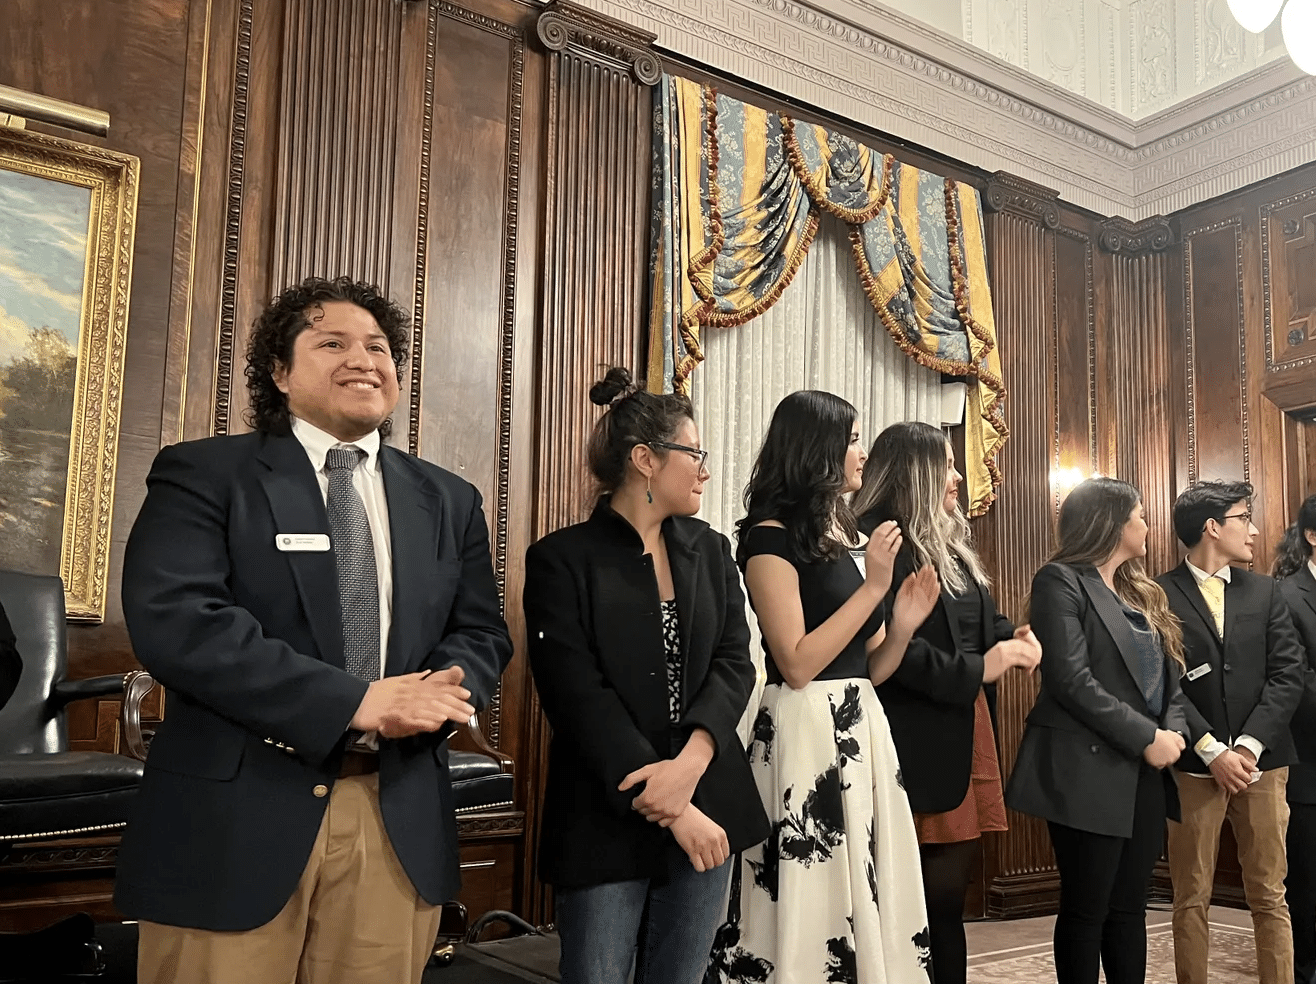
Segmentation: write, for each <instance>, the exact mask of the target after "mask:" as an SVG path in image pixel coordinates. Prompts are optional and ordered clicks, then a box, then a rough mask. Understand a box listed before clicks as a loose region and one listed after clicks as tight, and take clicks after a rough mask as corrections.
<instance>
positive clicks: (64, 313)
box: [0, 121, 141, 622]
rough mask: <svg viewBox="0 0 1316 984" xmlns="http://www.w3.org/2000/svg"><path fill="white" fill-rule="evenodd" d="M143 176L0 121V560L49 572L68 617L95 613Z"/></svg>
mask: <svg viewBox="0 0 1316 984" xmlns="http://www.w3.org/2000/svg"><path fill="white" fill-rule="evenodd" d="M14 122H19V121H14ZM140 170H141V162H140V161H139V160H138V158H136V157H132V156H129V155H127V154H120V153H116V152H114V151H109V150H104V149H102V148H100V147H93V146H89V145H87V144H81V143H76V142H74V141H72V140H65V139H61V138H59V137H52V136H48V135H45V134H40V133H34V132H32V131H29V130H26V129H23V128H22V126H21V125H18V126H15V125H9V126H0V414H2V415H3V416H0V567H15V568H17V569H20V570H30V571H31V572H33V573H43V574H55V573H58V574H59V575H60V577H61V578H62V579H63V581H64V591H65V606H66V609H67V613H68V618H69V620H70V621H75V622H100V621H103V620H104V618H105V599H106V595H107V580H108V575H109V561H110V525H111V518H112V514H113V508H114V475H115V463H116V460H117V456H118V450H119V410H120V405H121V402H122V396H123V378H124V354H125V346H126V340H127V329H128V297H129V287H130V284H131V280H132V259H133V238H134V226H135V222H136V214H137V194H138V184H139V178H140ZM84 213H85V214H84ZM84 217H85V220H86V221H85V230H84V229H83V228H82V220H83V218H84ZM79 254H81V259H80V260H79ZM79 267H80V270H79ZM24 330H26V332H27V334H26V335H24ZM75 333H76V337H73V336H74V334H75ZM74 360H76V361H74ZM66 417H67V442H66V443H65V441H64V433H63V429H64V421H65V419H66ZM65 455H66V456H65ZM61 467H62V468H63V472H64V483H63V488H62V490H61V489H60V488H59V477H60V474H61ZM6 476H7V477H6ZM61 492H62V501H59V497H60V496H61ZM61 511H62V518H61V517H60V515H59V513H60V512H61ZM56 537H58V541H57V543H56ZM56 557H57V558H58V559H57V561H56ZM52 568H54V569H52Z"/></svg>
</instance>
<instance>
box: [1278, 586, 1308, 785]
mask: <svg viewBox="0 0 1316 984" xmlns="http://www.w3.org/2000/svg"><path fill="white" fill-rule="evenodd" d="M1279 589H1280V592H1281V593H1282V594H1283V595H1284V600H1285V601H1287V602H1288V603H1289V615H1290V616H1292V618H1293V627H1294V628H1295V629H1297V631H1298V639H1299V641H1301V643H1302V647H1303V649H1304V650H1305V655H1306V657H1307V667H1306V672H1305V674H1304V680H1303V689H1302V699H1301V700H1299V701H1298V709H1297V710H1296V711H1294V712H1293V720H1292V722H1291V723H1290V725H1289V733H1290V734H1292V736H1293V750H1294V752H1295V753H1296V754H1297V756H1298V761H1300V762H1304V763H1306V764H1308V765H1316V578H1313V577H1312V576H1311V568H1310V567H1308V566H1307V565H1306V564H1303V565H1302V568H1301V569H1300V570H1297V571H1295V572H1294V573H1292V574H1290V575H1289V576H1288V577H1286V578H1283V579H1282V580H1281V581H1280V582H1279ZM1310 771H1316V770H1308V769H1293V770H1292V771H1290V772H1289V784H1288V787H1287V793H1288V798H1289V802H1290V803H1316V777H1313V776H1311V775H1309V774H1308V773H1309V772H1310Z"/></svg>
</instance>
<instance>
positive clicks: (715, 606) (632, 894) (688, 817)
mask: <svg viewBox="0 0 1316 984" xmlns="http://www.w3.org/2000/svg"><path fill="white" fill-rule="evenodd" d="M590 398H591V400H593V402H594V403H596V404H599V405H602V406H606V407H608V410H607V412H606V413H604V414H603V416H602V418H600V420H599V422H598V424H597V425H596V426H595V429H594V434H593V436H592V437H591V439H590V444H589V466H590V470H591V472H593V474H594V477H595V479H596V480H597V482H598V484H599V487H600V491H601V493H602V494H601V495H600V497H599V499H598V502H597V505H596V506H595V507H594V512H593V514H592V515H591V516H590V518H589V519H588V520H586V521H585V522H583V523H578V524H576V525H574V526H568V527H566V528H564V529H560V530H558V531H557V532H556V533H551V534H549V535H548V536H546V537H544V539H542V540H540V541H539V542H538V543H536V544H535V545H534V546H532V547H531V548H530V550H529V551H528V552H527V554H526V580H525V595H524V604H525V615H526V638H527V641H528V644H529V656H530V666H531V669H532V671H533V672H534V677H535V684H536V687H537V688H538V691H539V698H540V702H541V703H542V705H543V708H544V713H545V714H546V715H547V716H548V720H549V723H550V724H551V725H552V726H553V738H552V744H551V746H550V750H549V765H548V785H547V788H546V790H545V793H544V804H543V819H542V826H541V830H540V844H539V857H540V877H541V878H542V879H543V880H544V881H545V882H548V883H549V884H551V885H552V886H553V887H554V890H555V897H556V910H557V924H558V930H559V934H560V937H561V945H562V956H561V974H562V981H563V984H625V982H626V981H627V975H628V974H629V973H630V971H631V968H632V966H633V967H634V973H635V976H634V980H635V984H698V982H699V981H701V980H702V979H703V976H704V970H705V967H706V965H707V963H708V955H709V950H710V948H711V946H712V942H713V934H714V932H715V931H716V929H717V925H718V921H719V919H720V918H721V916H722V912H723V907H724V905H725V901H726V890H727V879H728V877H729V876H730V873H731V866H730V865H728V864H726V863H725V862H726V860H727V859H728V858H729V857H730V856H731V854H732V853H734V852H737V851H741V850H744V849H745V848H747V847H749V846H751V845H752V844H755V843H758V842H759V841H761V840H762V839H763V838H764V837H765V836H766V835H767V832H768V824H767V818H766V816H765V815H764V812H763V806H762V804H761V803H760V802H759V798H758V793H757V790H756V788H755V784H754V777H753V775H752V773H751V771H750V767H749V761H748V759H747V758H746V755H745V749H744V747H743V745H742V744H741V742H740V737H739V735H738V733H737V730H736V729H737V726H738V724H739V721H740V717H741V715H742V714H743V713H744V710H745V705H746V703H747V702H748V700H749V694H750V690H751V688H752V686H753V683H754V664H753V661H752V660H751V658H750V654H749V626H748V625H747V623H746V621H745V599H744V595H742V594H741V590H740V578H739V576H738V574H737V572H736V565H735V563H734V561H733V560H732V559H731V550H730V545H729V544H728V542H727V539H726V537H724V536H722V534H720V533H718V532H716V531H714V530H713V529H711V528H710V527H709V526H708V524H707V523H704V522H701V521H700V520H698V519H695V518H694V514H695V513H696V512H698V510H699V497H700V494H701V493H702V492H703V487H704V483H705V482H706V481H707V480H708V469H707V468H706V467H705V464H704V460H705V454H706V453H705V452H704V451H703V450H702V449H701V448H700V446H699V431H698V429H697V428H696V427H695V422H694V419H693V416H692V414H691V408H690V402H689V401H688V400H687V399H686V398H685V397H683V396H679V395H675V394H669V395H661V394H654V393H646V392H643V391H640V390H637V389H636V388H635V387H634V386H633V385H632V383H631V377H630V374H629V373H628V372H626V371H625V370H624V369H613V370H611V371H609V372H608V374H607V376H606V377H605V378H604V379H603V380H602V381H601V382H599V383H597V384H596V385H595V386H594V388H593V389H592V390H591V391H590Z"/></svg>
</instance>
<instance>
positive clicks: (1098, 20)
mask: <svg viewBox="0 0 1316 984" xmlns="http://www.w3.org/2000/svg"><path fill="white" fill-rule="evenodd" d="M819 6H826V4H825V3H824V4H819ZM876 6H879V7H881V6H885V7H888V8H890V9H892V10H895V11H897V12H899V13H901V14H903V15H904V16H906V17H909V18H912V19H914V20H917V21H920V22H921V23H923V24H926V25H927V26H929V27H931V28H934V29H935V30H937V31H939V32H941V33H943V34H945V35H948V36H949V37H952V38H955V39H957V40H960V41H963V42H966V43H967V44H970V45H972V46H973V47H975V48H978V49H980V50H982V51H985V52H987V53H988V54H990V55H993V56H995V57H997V58H1000V59H1002V60H1003V61H1006V62H1008V63H1010V64H1011V65H1014V66H1016V67H1018V68H1022V69H1024V70H1025V71H1027V72H1029V73H1031V74H1032V75H1035V76H1037V77H1038V78H1040V79H1042V80H1044V81H1046V82H1049V83H1052V84H1053V85H1057V86H1060V87H1062V88H1064V89H1067V90H1069V91H1070V92H1072V93H1074V94H1075V95H1079V96H1083V97H1086V98H1088V99H1091V100H1092V101H1094V102H1097V103H1100V104H1101V105H1103V106H1105V107H1106V108H1107V109H1111V110H1114V111H1115V112H1117V113H1120V114H1122V115H1124V116H1127V117H1129V118H1130V119H1133V120H1140V119H1143V118H1145V117H1147V116H1150V115H1152V114H1154V113H1157V112H1160V111H1161V110H1164V109H1168V108H1170V107H1173V106H1175V105H1177V104H1179V103H1181V102H1183V101H1184V100H1187V99H1191V98H1192V97H1194V96H1197V95H1200V94H1202V93H1204V92H1207V91H1209V90H1211V89H1214V88H1215V87H1217V86H1219V85H1222V84H1224V83H1227V82H1230V81H1232V80H1234V79H1237V78H1239V77H1240V76H1243V75H1247V74H1248V73H1250V72H1252V71H1254V70H1255V69H1257V68H1259V67H1261V66H1262V65H1265V64H1267V63H1268V62H1271V61H1273V60H1275V59H1277V58H1286V57H1287V55H1286V54H1285V49H1284V42H1283V39H1282V38H1281V36H1280V27H1279V22H1278V19H1277V20H1276V22H1275V23H1274V24H1273V25H1272V26H1271V27H1270V29H1269V30H1267V31H1266V32H1265V33H1264V34H1261V35H1257V34H1250V33H1248V32H1247V31H1244V30H1243V29H1242V28H1241V27H1239V25H1238V23H1237V22H1236V21H1235V20H1234V18H1233V15H1232V14H1230V12H1229V8H1228V6H1227V4H1226V2H1225V0H881V3H879V4H877V5H876Z"/></svg>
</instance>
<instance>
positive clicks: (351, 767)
mask: <svg viewBox="0 0 1316 984" xmlns="http://www.w3.org/2000/svg"><path fill="white" fill-rule="evenodd" d="M378 771H379V756H378V755H377V754H375V753H374V752H358V751H353V750H352V749H350V748H349V749H348V750H347V751H345V752H343V763H342V765H340V766H339V767H338V778H339V779H346V778H347V777H348V776H368V775H371V774H373V773H376V772H378Z"/></svg>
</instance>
